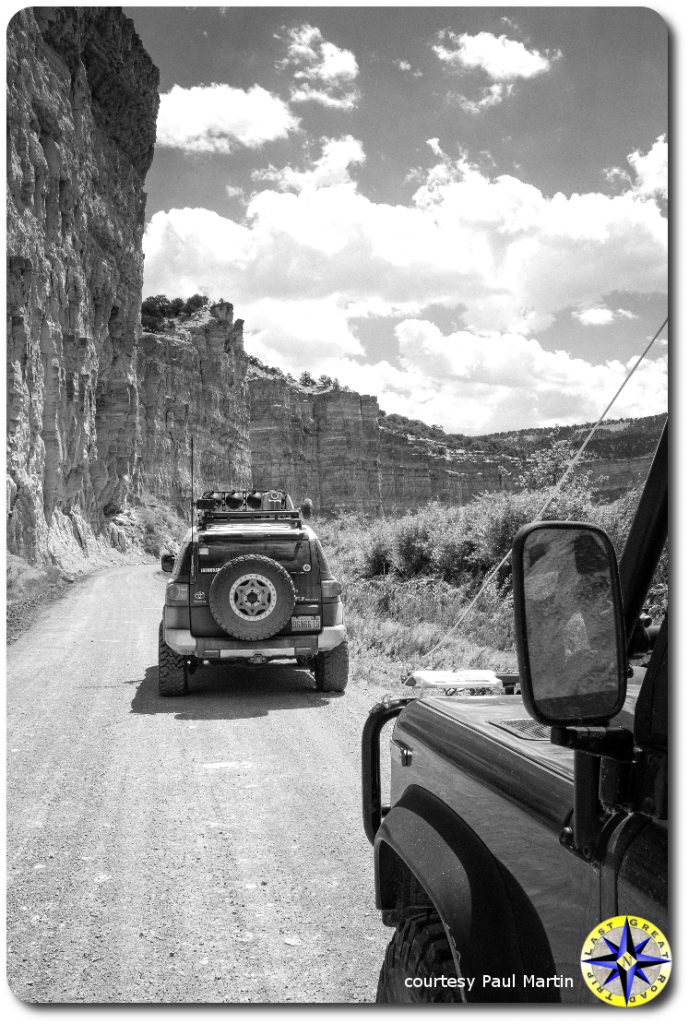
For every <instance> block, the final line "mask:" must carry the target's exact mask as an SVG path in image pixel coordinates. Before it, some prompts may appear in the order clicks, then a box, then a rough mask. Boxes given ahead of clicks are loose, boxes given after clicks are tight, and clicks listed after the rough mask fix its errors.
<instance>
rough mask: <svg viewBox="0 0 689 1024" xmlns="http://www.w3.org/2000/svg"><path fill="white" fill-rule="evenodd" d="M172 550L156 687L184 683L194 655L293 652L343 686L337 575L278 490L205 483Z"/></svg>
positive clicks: (171, 689)
mask: <svg viewBox="0 0 689 1024" xmlns="http://www.w3.org/2000/svg"><path fill="white" fill-rule="evenodd" d="M195 506H196V510H197V511H196V523H195V525H194V526H193V528H192V529H190V530H189V531H188V532H187V534H186V536H185V538H184V540H183V542H182V545H181V547H180V549H179V553H178V555H177V557H176V558H175V557H174V556H173V555H163V556H162V558H161V567H162V570H163V572H166V573H171V578H170V582H169V583H168V584H167V588H166V591H165V607H164V608H163V619H162V622H161V624H160V635H159V656H158V688H159V692H160V694H161V696H163V697H176V696H180V695H182V694H184V693H186V692H187V688H188V676H189V674H191V673H193V672H194V671H195V670H196V669H197V668H198V666H199V665H203V664H214V663H218V664H220V663H227V662H232V663H237V662H244V663H248V664H252V665H262V664H264V663H265V662H268V661H275V660H278V659H279V660H282V659H296V661H297V663H298V664H300V665H304V666H306V667H308V668H310V669H311V670H312V671H313V673H314V676H315V681H316V689H317V690H325V691H340V692H341V691H342V690H344V689H345V687H346V685H347V676H348V671H349V655H348V651H347V637H346V633H345V625H344V614H343V608H342V601H341V598H340V594H341V590H342V588H341V585H340V583H339V582H338V581H337V580H336V579H334V578H333V575H332V573H331V572H330V569H329V568H328V562H327V560H326V557H325V554H324V552H323V548H322V547H321V543H320V541H319V540H318V538H317V537H316V534H315V533H314V531H313V530H312V529H311V528H310V527H309V526H307V525H306V524H305V523H303V522H302V516H301V514H300V512H299V510H297V509H295V508H294V506H293V504H292V501H291V499H290V497H289V495H287V494H285V493H284V492H283V491H276V490H273V491H257V490H253V491H251V490H249V491H247V490H234V491H206V492H204V494H203V495H202V497H201V498H200V499H198V500H197V501H196V502H195Z"/></svg>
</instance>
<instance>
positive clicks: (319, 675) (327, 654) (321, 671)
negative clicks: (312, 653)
mask: <svg viewBox="0 0 689 1024" xmlns="http://www.w3.org/2000/svg"><path fill="white" fill-rule="evenodd" d="M313 674H314V676H315V678H316V689H317V690H320V691H321V692H325V693H342V692H343V690H344V689H345V688H346V686H347V681H348V679H349V648H348V646H347V640H346V639H345V640H343V641H342V643H341V644H339V645H338V646H337V647H333V649H332V650H331V651H321V652H320V654H317V655H316V657H315V658H314V659H313Z"/></svg>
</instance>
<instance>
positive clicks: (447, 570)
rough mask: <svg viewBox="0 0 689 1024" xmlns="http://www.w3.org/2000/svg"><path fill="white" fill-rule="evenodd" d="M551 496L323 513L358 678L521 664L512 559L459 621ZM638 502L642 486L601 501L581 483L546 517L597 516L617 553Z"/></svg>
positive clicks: (654, 605)
mask: <svg viewBox="0 0 689 1024" xmlns="http://www.w3.org/2000/svg"><path fill="white" fill-rule="evenodd" d="M547 496H548V491H544V490H532V491H523V492H521V493H519V494H505V493H502V494H491V495H483V496H480V497H478V498H476V499H475V500H474V501H472V502H471V503H470V504H468V505H466V506H463V507H461V508H447V507H444V506H440V505H438V504H437V503H434V504H430V505H428V506H426V507H425V508H423V509H420V510H419V511H418V512H416V513H409V514H406V515H403V516H399V517H396V518H395V517H385V518H383V519H370V518H369V517H367V516H366V515H364V514H359V513H345V514H343V515H340V516H338V517H337V518H334V519H328V518H325V517H319V518H317V519H316V520H315V522H314V526H315V528H316V530H317V532H318V534H319V536H320V538H321V541H322V543H323V545H324V548H325V550H326V552H327V554H328V559H329V562H330V564H331V567H332V569H333V571H334V573H335V575H336V576H337V577H338V578H339V579H340V580H341V581H342V584H343V598H344V602H345V609H346V617H347V628H348V633H349V637H350V647H351V651H352V656H353V676H354V677H355V678H356V677H357V676H360V677H363V678H365V679H366V680H374V679H380V681H381V682H382V684H383V685H386V686H387V685H388V684H389V683H390V681H391V680H393V681H394V680H399V678H400V676H402V675H406V674H408V672H409V670H410V669H414V668H417V669H418V668H445V669H449V668H492V669H494V670H496V671H504V672H516V671H517V668H516V654H515V649H514V627H513V602H512V589H511V567H510V565H509V563H508V564H507V565H506V566H505V567H504V568H503V569H502V570H501V572H500V574H499V576H498V577H497V578H496V580H494V581H493V582H492V583H491V584H490V585H489V586H488V587H487V588H486V590H485V591H484V593H483V595H482V596H481V598H480V600H479V602H478V603H477V605H476V606H475V607H474V608H473V609H472V611H471V612H470V613H469V614H468V615H467V617H466V618H465V619H464V620H463V621H462V623H461V625H460V626H459V627H458V628H455V624H456V623H457V620H458V618H459V617H460V615H461V614H462V612H463V611H464V610H465V609H466V607H467V605H468V604H469V602H470V601H471V599H472V598H473V597H474V595H475V594H476V593H477V591H478V590H479V588H480V586H481V584H482V583H483V581H484V579H485V577H486V575H487V574H488V573H489V572H490V570H491V569H492V568H493V567H494V566H495V565H497V564H498V563H499V562H500V561H501V560H502V558H503V556H504V555H505V554H506V553H507V552H508V551H509V550H510V548H511V544H512V538H513V537H514V535H515V533H516V532H517V530H518V529H519V528H520V527H521V526H523V525H524V524H525V523H527V522H532V521H533V520H534V519H535V518H536V517H537V515H538V513H539V511H540V509H541V508H542V506H543V504H544V502H545V499H546V497H547ZM637 501H638V492H632V493H630V494H629V495H626V496H625V497H624V498H621V499H619V500H618V501H616V502H613V503H611V504H609V505H597V504H595V503H594V502H593V500H592V497H591V494H590V492H589V491H588V489H587V487H586V486H585V485H582V484H581V483H577V484H576V485H574V486H572V487H570V488H569V489H565V490H564V491H563V493H561V494H560V495H559V496H558V498H557V499H556V501H555V502H554V503H553V505H552V506H551V507H550V508H549V509H548V511H547V513H546V515H545V516H544V517H543V518H547V519H571V520H578V521H584V522H593V523H597V524H598V525H600V526H602V527H603V528H604V529H606V530H607V531H608V533H609V534H610V536H611V538H612V540H613V543H614V544H615V546H616V548H617V551H618V554H619V553H620V552H621V549H622V546H623V543H624V538H625V537H626V534H627V532H628V529H629V524H630V522H631V517H632V515H633V511H634V508H635V507H636V504H637ZM666 602H667V556H666V555H665V556H664V559H663V562H662V563H661V566H660V569H659V572H658V574H657V578H656V582H655V583H654V587H653V588H652V592H651V595H650V601H649V607H650V610H651V612H652V613H654V614H655V615H657V614H658V613H659V612H660V611H662V609H663V608H664V607H665V606H666ZM438 644H440V645H441V646H440V647H438V649H437V650H435V648H436V646H437V645H438Z"/></svg>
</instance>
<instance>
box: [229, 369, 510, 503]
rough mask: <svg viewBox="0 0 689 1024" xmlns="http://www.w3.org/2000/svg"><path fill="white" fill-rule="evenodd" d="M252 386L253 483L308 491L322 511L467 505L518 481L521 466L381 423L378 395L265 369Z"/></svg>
mask: <svg viewBox="0 0 689 1024" xmlns="http://www.w3.org/2000/svg"><path fill="white" fill-rule="evenodd" d="M249 390H250V395H251V426H250V435H251V465H252V475H253V481H254V483H255V484H256V486H261V487H284V488H285V489H286V490H287V491H288V492H289V493H290V494H291V495H292V497H293V498H294V499H295V500H296V501H301V500H303V499H304V498H306V497H308V498H310V499H311V501H312V502H313V505H314V509H315V510H316V511H328V512H333V511H337V510H341V509H348V510H359V511H367V512H372V513H374V514H380V513H382V512H389V511H394V510H400V511H401V510H404V509H409V508H416V507H418V506H420V505H423V504H425V503H426V502H428V501H434V500H438V501H443V502H447V503H450V504H464V503H465V502H466V501H468V500H470V498H471V497H472V496H473V495H474V494H478V493H480V492H481V491H486V490H501V489H510V488H511V487H512V486H513V474H511V472H510V469H514V467H508V468H506V467H505V466H503V465H501V464H500V463H498V462H493V461H490V460H489V459H487V458H485V457H483V456H478V457H476V456H473V455H465V456H461V455H460V456H455V455H452V454H448V453H447V452H443V451H442V450H441V448H440V446H438V445H436V446H435V447H429V445H428V443H426V442H424V441H421V440H419V439H416V438H410V437H407V436H406V435H404V434H398V433H394V432H393V431H391V430H388V429H386V428H384V427H381V426H380V424H379V420H380V409H379V407H378V402H377V400H376V399H375V398H374V397H373V396H371V395H359V394H356V393H355V392H351V391H340V390H328V391H321V392H313V391H310V390H309V389H306V388H302V387H300V386H298V385H293V384H290V383H289V382H288V381H286V380H285V379H284V378H280V377H271V376H264V375H256V376H253V377H252V378H251V379H250V381H249Z"/></svg>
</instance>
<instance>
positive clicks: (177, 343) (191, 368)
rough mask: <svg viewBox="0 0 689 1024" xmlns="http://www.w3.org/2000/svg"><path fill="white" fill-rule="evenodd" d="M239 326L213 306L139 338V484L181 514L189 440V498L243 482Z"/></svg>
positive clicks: (247, 460)
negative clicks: (163, 330)
mask: <svg viewBox="0 0 689 1024" xmlns="http://www.w3.org/2000/svg"><path fill="white" fill-rule="evenodd" d="M242 327H243V324H242V321H241V320H237V321H234V320H233V315H232V306H231V305H230V304H229V303H218V304H216V305H214V306H212V307H211V308H210V310H208V309H204V310H201V311H200V312H199V313H198V314H196V315H195V316H194V317H192V318H191V319H190V320H189V321H187V322H186V323H184V322H183V323H182V324H180V325H177V326H176V327H175V328H174V329H172V328H171V329H170V330H169V331H167V332H166V333H165V334H143V335H142V337H141V341H140V344H139V359H138V379H139V406H140V421H141V438H142V443H141V478H142V483H143V487H144V488H145V490H148V491H150V492H151V493H152V494H154V495H155V496H156V497H157V498H161V499H163V500H166V501H168V502H170V504H172V505H177V506H182V507H184V508H188V507H189V497H190V493H191V458H190V456H191V439H192V437H193V440H194V491H195V493H197V494H198V492H199V491H200V490H204V489H207V488H213V487H214V486H216V487H224V488H232V487H248V486H249V484H250V483H251V468H250V467H251V454H250V451H249V393H248V384H247V376H246V371H247V357H246V355H245V352H244V344H243V339H242Z"/></svg>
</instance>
